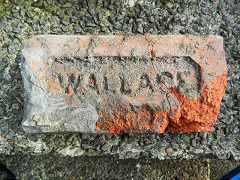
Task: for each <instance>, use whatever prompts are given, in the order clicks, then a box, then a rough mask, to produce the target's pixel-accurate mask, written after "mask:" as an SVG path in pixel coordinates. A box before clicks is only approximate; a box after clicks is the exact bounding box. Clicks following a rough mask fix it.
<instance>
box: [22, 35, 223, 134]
mask: <svg viewBox="0 0 240 180" xmlns="http://www.w3.org/2000/svg"><path fill="white" fill-rule="evenodd" d="M22 56H23V62H22V66H21V72H22V76H23V82H24V89H25V103H26V104H25V113H24V120H23V123H22V126H23V129H24V130H25V131H26V132H30V133H34V132H65V131H69V132H84V133H86V132H91V133H122V132H145V133H146V132H149V133H152V132H153V133H162V132H164V131H182V132H201V131H211V128H212V126H213V125H214V122H215V121H216V119H217V115H218V113H219V106H220V102H221V99H222V97H223V95H224V90H225V88H226V75H227V68H226V62H225V57H224V52H223V47H222V38H221V37H219V36H204V37H198V36H185V35H166V36H158V35H138V36H114V35H111V36H108V35H105V36H55V35H41V36H33V37H32V38H30V39H28V40H25V41H24V48H23V50H22Z"/></svg>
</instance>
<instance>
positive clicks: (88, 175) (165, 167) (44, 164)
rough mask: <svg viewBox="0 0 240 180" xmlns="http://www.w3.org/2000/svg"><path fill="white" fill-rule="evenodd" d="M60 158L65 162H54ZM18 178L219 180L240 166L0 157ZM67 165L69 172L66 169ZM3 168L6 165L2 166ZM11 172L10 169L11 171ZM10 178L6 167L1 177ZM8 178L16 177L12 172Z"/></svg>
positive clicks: (110, 158)
mask: <svg viewBox="0 0 240 180" xmlns="http://www.w3.org/2000/svg"><path fill="white" fill-rule="evenodd" d="M56 161H59V162H61V163H54V162H56ZM0 162H1V163H2V164H5V165H6V167H7V168H8V170H10V171H11V172H12V173H13V174H14V175H15V176H16V178H17V179H56V178H57V179H59V178H61V179H72V180H74V179H175V180H181V179H196V180H201V179H204V180H207V179H211V180H215V179H216V180H217V179H220V178H221V177H223V176H224V175H225V174H227V173H228V172H230V171H231V170H233V169H234V168H236V167H237V166H239V165H240V162H236V161H232V160H218V159H200V160H158V159H146V158H141V159H138V160H137V159H119V158H117V157H114V156H101V157H87V156H84V157H72V158H70V157H56V156H51V155H48V156H43V155H41V156H29V155H23V154H22V155H17V156H0ZM63 167H65V171H62V170H63V169H64V168H63ZM2 169H3V168H2ZM8 173H9V172H8ZM4 177H5V178H6V177H7V172H6V169H5V170H1V171H0V178H2V179H4ZM8 177H13V176H11V174H8Z"/></svg>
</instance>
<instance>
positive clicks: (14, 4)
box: [0, 0, 240, 160]
mask: <svg viewBox="0 0 240 180" xmlns="http://www.w3.org/2000/svg"><path fill="white" fill-rule="evenodd" d="M239 7H240V4H239V1H237V0H236V1H234V0H231V1H223V0H211V1H196V0H184V1H177V0H176V1H172V0H171V1H170V0H169V1H165V0H164V1H143V0H141V1H137V2H136V1H134V0H126V1H113V0H112V1H107V0H96V1H85V0H84V1H64V0H58V1H52V0H46V1H43V0H40V1H36V2H34V1H23V0H20V1H19V0H13V1H9V2H8V3H5V2H4V1H1V2H0V82H1V86H0V132H1V135H0V153H1V154H4V155H14V154H17V153H24V154H28V153H30V154H35V155H36V154H37V155H46V154H48V153H51V154H53V155H57V156H81V155H88V156H97V155H116V156H117V157H118V158H120V159H127V158H140V157H147V158H158V159H160V160H162V159H177V158H186V159H191V158H195V159H196V158H199V157H205V156H212V157H217V158H219V159H228V158H230V157H232V158H234V159H236V160H239V159H240V142H239V139H240V124H239V121H240V119H239V118H240V116H239V109H240V93H239V88H240V72H239V66H240V59H239V58H240V55H239V51H240V46H239V41H240V36H239V35H240V33H239V32H240V31H239V30H240V23H239V22H240V10H239ZM36 34H121V35H122V34H191V35H209V34H216V35H220V36H223V38H224V50H225V55H226V60H227V64H228V77H227V80H228V86H227V89H226V94H225V96H224V98H223V101H222V103H221V108H220V114H219V117H218V120H217V122H216V124H215V126H214V131H213V132H209V133H164V134H120V135H93V134H77V133H64V134H57V135H56V134H33V135H29V134H26V133H25V132H23V130H22V128H21V126H20V125H21V121H22V116H23V115H22V114H23V87H22V80H21V76H20V70H19V65H20V63H21V58H20V49H21V47H22V45H21V40H23V39H25V38H26V37H28V36H31V35H36Z"/></svg>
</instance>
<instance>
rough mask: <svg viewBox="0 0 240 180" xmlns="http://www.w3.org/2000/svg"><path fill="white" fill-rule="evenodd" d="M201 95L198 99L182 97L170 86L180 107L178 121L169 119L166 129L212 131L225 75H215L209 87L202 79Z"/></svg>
mask: <svg viewBox="0 0 240 180" xmlns="http://www.w3.org/2000/svg"><path fill="white" fill-rule="evenodd" d="M201 84H202V91H201V96H200V97H199V98H198V99H189V98H186V97H183V96H182V95H181V94H180V93H178V92H177V91H176V88H172V89H171V92H172V93H173V94H175V96H176V97H177V99H178V101H179V103H180V107H181V117H180V119H179V122H178V123H176V122H174V121H173V120H171V119H170V120H169V122H170V123H169V125H168V127H167V129H166V130H167V131H175V132H176V131H181V132H202V131H212V126H213V125H214V123H215V121H216V119H217V116H218V113H219V108H220V102H221V100H222V97H223V95H224V90H225V88H226V75H225V74H223V75H221V76H217V77H216V78H215V79H214V80H213V81H212V82H211V84H209V87H207V85H206V84H204V82H203V81H202V83H201Z"/></svg>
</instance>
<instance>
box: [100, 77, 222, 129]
mask: <svg viewBox="0 0 240 180" xmlns="http://www.w3.org/2000/svg"><path fill="white" fill-rule="evenodd" d="M225 88H226V75H225V74H223V75H221V76H218V77H216V78H215V79H214V80H213V81H212V83H211V84H209V86H208V87H207V85H206V84H204V82H203V80H202V91H201V96H200V97H199V98H198V99H193V98H187V97H184V96H182V95H181V94H180V93H178V92H177V90H176V87H174V88H171V89H169V92H170V93H173V94H174V95H175V96H176V97H177V99H178V101H179V103H180V108H178V109H176V110H175V111H173V110H169V111H166V110H165V111H162V110H160V109H157V108H156V107H155V108H152V107H151V106H148V105H142V106H138V107H137V108H135V109H134V108H132V107H131V106H130V105H125V106H121V107H113V106H111V105H107V106H109V107H106V106H104V107H101V108H99V109H98V115H99V119H98V121H97V123H96V129H97V130H100V131H106V132H107V133H121V132H157V133H163V132H164V131H175V132H176V131H181V132H201V131H211V130H212V126H213V125H214V122H215V121H216V119H217V116H218V113H219V107H220V102H221V100H222V97H223V95H224V90H225Z"/></svg>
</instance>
